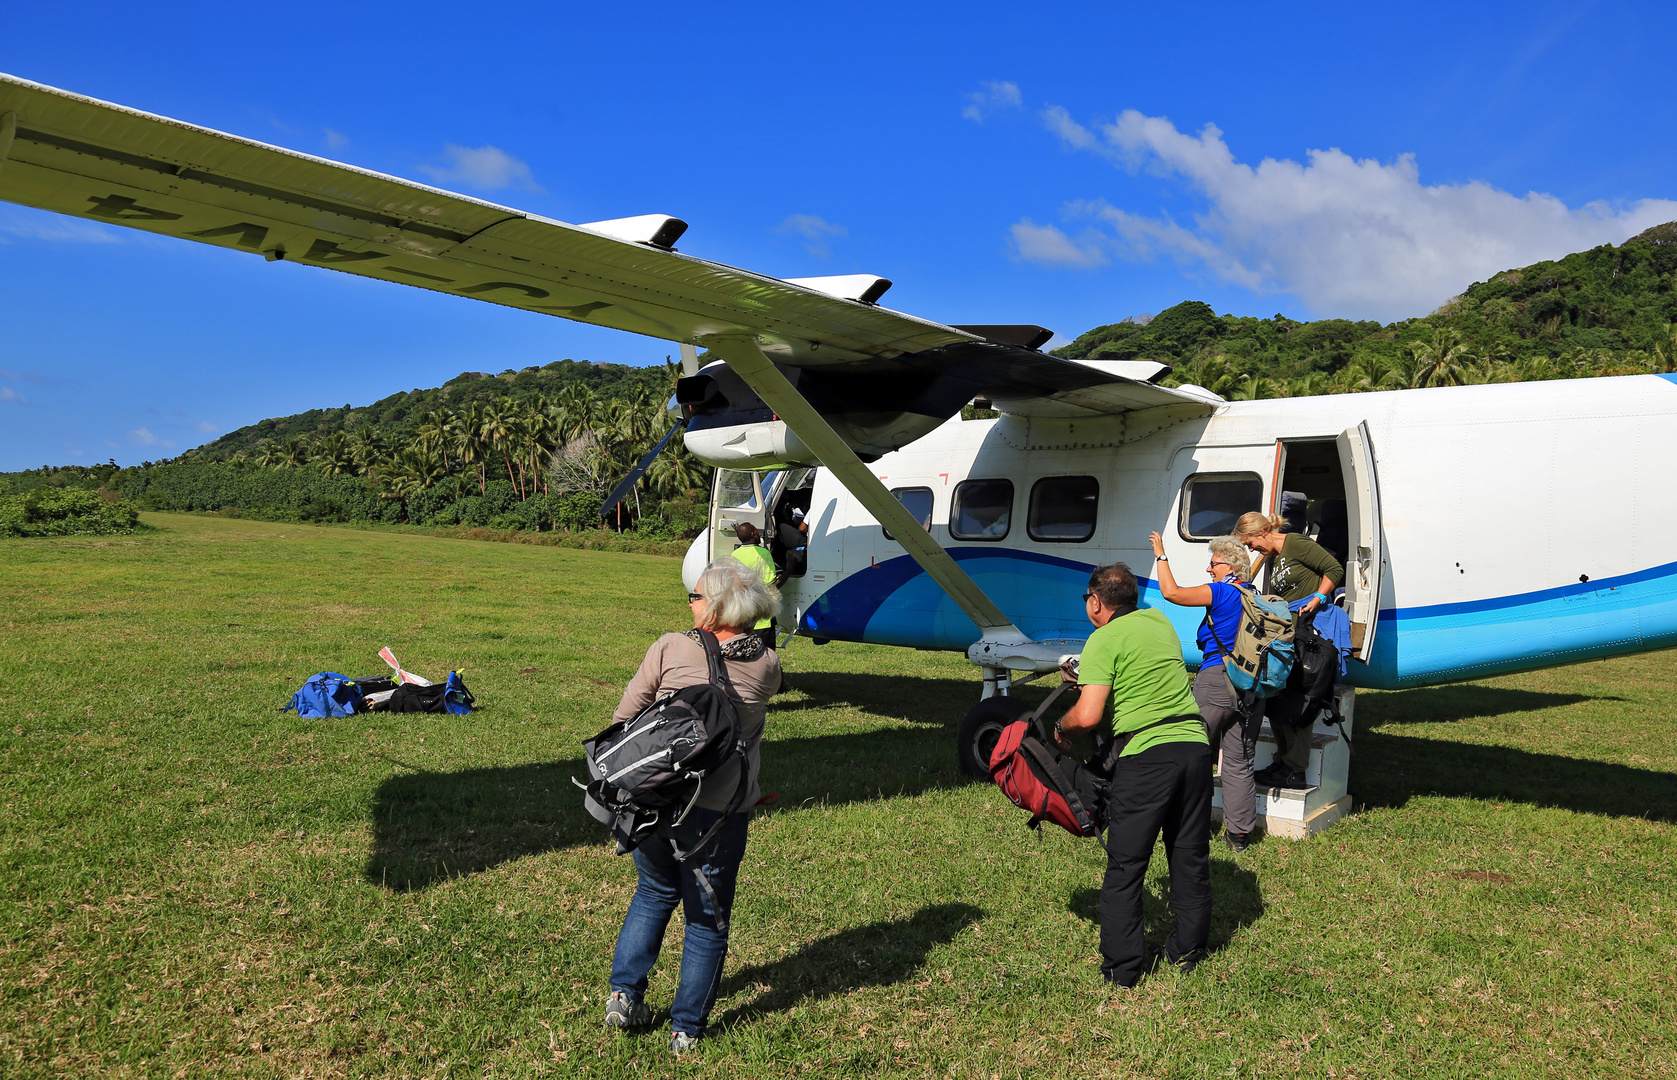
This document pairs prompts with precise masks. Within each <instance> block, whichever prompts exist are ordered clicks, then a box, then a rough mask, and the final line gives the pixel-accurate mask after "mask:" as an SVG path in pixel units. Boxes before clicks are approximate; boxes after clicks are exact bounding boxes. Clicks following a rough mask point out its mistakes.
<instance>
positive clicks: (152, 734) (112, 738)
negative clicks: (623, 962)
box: [0, 515, 1677, 1078]
mask: <svg viewBox="0 0 1677 1080" xmlns="http://www.w3.org/2000/svg"><path fill="white" fill-rule="evenodd" d="M147 521H148V522H149V523H150V524H151V525H153V526H155V527H156V529H155V531H152V532H148V533H144V534H140V535H135V536H128V537H115V538H109V539H56V540H25V541H8V542H5V544H4V546H3V547H0V588H3V590H4V595H5V597H6V603H5V604H4V607H3V609H0V674H3V676H4V677H3V679H0V700H3V701H4V723H3V724H0V761H3V766H0V768H3V773H0V777H3V792H0V986H3V990H0V1001H3V1008H0V1074H5V1075H7V1076H15V1077H28V1076H48V1075H53V1076H57V1075H82V1076H89V1075H100V1076H124V1075H133V1076H195V1075H205V1074H228V1075H250V1076H372V1075H392V1076H409V1075H411V1076H441V1075H445V1074H447V1075H455V1076H464V1075H486V1076H548V1075H551V1076H569V1075H577V1076H601V1077H610V1076H629V1075H661V1074H675V1073H679V1074H684V1075H685V1074H691V1075H695V1076H762V1077H771V1076H772V1077H780V1076H798V1075H809V1076H848V1075H854V1076H875V1075H884V1076H926V1075H935V1076H955V1077H980V1076H983V1077H989V1076H1002V1077H1016V1076H1017V1077H1038V1076H1056V1075H1078V1076H1132V1075H1134V1076H1183V1077H1190V1076H1213V1077H1221V1076H1261V1077H1274V1076H1293V1075H1300V1076H1312V1077H1335V1078H1343V1077H1377V1076H1402V1077H1449V1076H1483V1075H1487V1074H1496V1075H1507V1076H1552V1075H1565V1076H1569V1077H1576V1076H1598V1075H1600V1076H1627V1075H1628V1076H1656V1075H1667V1076H1669V1075H1672V1074H1673V1073H1677V932H1674V929H1677V836H1674V833H1673V822H1674V821H1677V776H1674V774H1677V711H1674V706H1673V703H1672V680H1671V671H1672V664H1673V659H1674V657H1673V655H1672V654H1653V655H1644V656H1637V657H1628V658H1624V659H1618V660H1611V661H1605V662H1595V663H1589V664H1582V665H1578V666H1575V667H1570V668H1564V669H1559V670H1554V671H1548V672H1542V673H1537V674H1531V675H1523V676H1518V677H1510V678H1501V679H1492V680H1487V681H1483V682H1476V683H1471V684H1464V685H1458V686H1450V687H1440V688H1431V689H1418V690H1407V691H1401V692H1392V693H1369V694H1365V695H1363V696H1362V697H1361V698H1360V699H1359V702H1358V710H1357V711H1358V716H1357V719H1358V731H1357V736H1358V738H1357V743H1356V756H1355V759H1354V765H1353V771H1352V774H1351V790H1352V792H1353V794H1354V795H1355V796H1356V798H1357V800H1358V803H1359V807H1358V810H1357V812H1356V813H1355V814H1354V815H1353V816H1351V817H1350V818H1348V819H1347V820H1345V821H1342V822H1341V823H1339V824H1337V825H1335V826H1334V827H1333V828H1332V829H1331V830H1330V831H1328V832H1327V833H1325V834H1323V835H1321V836H1319V837H1317V838H1316V839H1314V840H1311V841H1308V842H1303V843H1289V842H1285V841H1268V842H1265V843H1263V844H1261V845H1259V846H1257V847H1256V848H1254V849H1252V850H1251V851H1248V852H1246V853H1245V854H1242V855H1239V856H1236V855H1233V854H1230V853H1229V852H1227V851H1226V850H1223V849H1222V848H1221V847H1218V848H1216V849H1215V852H1216V853H1215V854H1214V857H1213V863H1212V866H1213V871H1212V874H1213V886H1214V889H1215V899H1216V905H1217V907H1216V918H1215V922H1214V924H1213V932H1212V938H1213V944H1214V946H1215V948H1216V952H1215V953H1214V955H1212V956H1211V957H1210V959H1208V960H1207V961H1205V962H1204V963H1203V964H1202V965H1201V966H1200V968H1199V970H1198V971H1197V972H1195V973H1194V974H1193V975H1191V976H1188V977H1186V978H1178V977H1175V976H1174V975H1169V974H1164V973H1160V974H1157V975H1155V976H1153V977H1151V978H1149V979H1147V980H1146V981H1145V982H1144V983H1143V984H1142V985H1141V987H1140V988H1139V989H1137V990H1135V991H1132V992H1109V991H1107V990H1105V989H1103V987H1102V985H1101V984H1100V982H1099V980H1098V968H1097V960H1096V957H1097V952H1096V944H1097V934H1098V929H1097V926H1096V924H1095V921H1094V914H1095V904H1096V887H1097V884H1098V882H1099V878H1100V871H1101V865H1102V853H1101V850H1100V848H1099V847H1098V846H1097V845H1096V844H1095V843H1094V842H1092V841H1077V840H1074V839H1073V838H1072V837H1070V836H1068V835H1065V834H1063V833H1059V834H1056V833H1053V832H1049V831H1046V830H1045V831H1044V833H1043V835H1042V836H1041V837H1040V838H1038V837H1037V836H1035V835H1033V834H1032V833H1030V832H1028V831H1027V830H1026V829H1025V827H1024V815H1023V814H1022V813H1020V812H1019V811H1017V810H1015V809H1013V808H1012V807H1011V806H1010V805H1008V804H1006V803H1005V802H1004V800H1003V799H1002V797H1001V796H1000V794H999V793H998V792H996V791H995V790H994V788H992V787H989V786H986V785H983V784H977V783H973V782H969V781H968V780H966V779H964V778H963V777H962V776H960V775H958V774H957V772H956V770H955V768H954V753H953V749H952V744H953V733H954V728H955V725H956V724H957V723H958V722H959V721H960V719H961V717H962V715H963V713H964V712H965V711H966V710H967V709H968V708H969V707H970V706H971V704H972V702H973V701H974V700H975V698H976V696H977V691H978V686H977V676H976V672H975V671H974V670H973V669H972V668H970V667H969V666H968V665H967V664H966V663H965V662H964V661H963V660H962V659H961V658H959V657H955V656H948V655H939V654H924V653H915V652H910V651H907V650H901V649H886V648H869V647H860V646H851V645H845V644H839V643H834V644H830V645H826V646H820V647H817V646H814V645H812V644H810V643H809V642H807V641H799V642H795V643H794V644H793V645H792V647H791V648H790V649H789V650H788V651H787V653H786V654H785V659H786V666H787V669H788V671H789V673H790V677H791V679H792V682H793V685H794V687H795V689H793V690H792V691H790V692H788V693H786V694H784V695H783V696H782V697H780V698H778V699H776V701H775V702H774V704H773V705H772V707H771V711H770V713H769V730H768V743H767V745H766V746H765V747H764V751H763V762H764V780H763V787H764V790H765V791H768V792H773V793H776V794H777V795H778V796H779V798H778V801H777V803H776V805H775V806H774V807H773V808H771V809H766V810H763V811H759V813H758V817H757V819H756V820H755V822H754V823H753V825H752V836H751V845H750V848H749V850H748V852H747V855H746V863H745V866H744V869H743V873H742V883H741V886H740V900H739V904H738V907H737V909H736V912H735V931H734V946H733V951H732V954H731V955H730V957H729V961H728V969H727V972H726V975H725V978H724V982H723V985H722V989H721V998H720V1001H719V1004H718V1006H717V1009H716V1013H715V1016H714V1023H715V1024H716V1025H717V1028H716V1033H715V1036H714V1038H712V1039H710V1040H708V1041H707V1042H706V1043H705V1044H704V1045H703V1047H702V1049H701V1050H700V1051H699V1052H697V1053H695V1054H692V1055H689V1056H688V1057H685V1058H683V1059H681V1060H680V1061H679V1062H676V1061H673V1060H672V1059H671V1058H670V1057H669V1055H668V1050H667V1032H668V1028H667V1025H666V1026H664V1027H662V1028H661V1029H660V1030H658V1031H656V1032H654V1033H652V1034H649V1035H646V1036H641V1037H633V1036H631V1037H621V1036H618V1035H615V1034H611V1033H608V1032H606V1031H605V1030H603V1029H602V1028H601V1027H600V1024H599V1014H600V1011H601V1008H602V1005H603V1001H604V997H605V978H606V972H607V967H608V962H609V958H610V954H611V949H612V944H613V941H614V940H615V936H616V933H617V929H618V925H619V920H620V918H621V916H622V913H623V910H624V907H625V905H626V904H627V903H628V899H629V894H630V892H631V890H632V888H633V884H634V869H633V866H632V864H631V862H630V861H629V860H627V859H621V858H615V857H614V856H613V855H612V853H611V848H610V846H609V845H608V844H607V843H606V842H605V841H604V838H603V836H602V830H601V829H600V828H599V827H598V826H597V825H596V824H595V823H594V822H593V821H592V820H591V819H589V818H588V817H587V816H586V815H584V813H583V812H582V809H581V806H580V800H579V797H578V793H577V791H576V789H575V788H573V787H572V785H571V777H572V776H574V775H579V774H580V773H581V772H582V766H581V763H580V761H579V752H580V750H579V743H580V741H581V740H582V739H583V738H585V737H587V736H590V735H592V734H593V733H594V732H595V731H597V730H598V729H599V728H600V727H602V726H603V725H604V723H605V722H606V719H607V716H608V714H609V712H610V710H611V708H612V706H613V705H614V704H615V703H616V701H617V697H618V694H619V692H620V689H621V687H622V685H623V683H624V682H625V681H626V680H627V679H628V677H629V675H630V674H631V672H632V671H633V670H634V668H635V666H636V665H637V663H638V662H639V659H640V657H641V654H642V651H643V650H644V648H645V646H646V645H647V643H648V642H650V641H651V640H652V638H653V637H654V636H656V635H657V634H658V633H659V632H661V631H663V630H665V629H668V628H679V627H681V626H683V625H684V623H683V620H684V618H685V616H686V610H687V608H686V603H685V601H684V598H683V595H682V594H683V588H682V585H681V582H680V581H679V580H678V577H679V574H678V564H677V563H676V561H675V560H672V559H668V558H658V557H652V556H640V555H628V554H614V553H603V552H592V551H576V550H568V549H563V548H539V547H526V546H520V545H509V544H489V543H475V542H470V541H461V540H447V539H438V538H433V537H423V536H407V535H399V534H386V533H372V532H358V531H353V530H345V529H333V528H317V527H309V526H298V525H276V524H267V523H259V522H250V521H236V520H225V519H219V518H210V517H189V516H165V515H150V516H148V517H147ZM384 645H389V646H390V647H391V648H393V649H394V650H395V652H396V654H397V655H398V656H399V657H400V659H401V660H402V662H403V664H404V665H405V666H407V667H408V668H409V669H411V670H415V671H418V672H421V673H429V674H431V675H433V676H435V675H440V674H442V673H443V672H445V671H447V670H448V669H449V668H451V667H458V668H464V669H465V676H466V680H467V682H468V683H469V684H470V685H471V686H472V688H473V690H474V691H475V692H476V693H477V695H478V697H479V700H480V702H481V704H482V705H483V708H482V710H481V711H479V712H478V713H476V714H474V715H472V716H470V717H455V716H429V715H422V716H413V715H386V714H373V715H369V716H358V717H354V718H351V719H344V720H331V721H318V720H301V719H298V718H297V717H296V716H295V715H294V714H292V713H285V712H280V711H279V706H280V705H281V704H283V703H284V702H285V701H286V700H287V699H288V698H289V696H290V694H291V693H292V691H293V690H295V689H296V687H297V685H298V684H299V683H300V682H301V681H302V680H303V679H304V678H305V677H306V676H308V675H310V674H311V673H313V672H316V671H320V670H337V671H341V672H344V673H346V674H350V675H365V674H373V673H377V672H379V671H380V670H382V668H383V665H382V664H381V663H380V662H379V660H378V659H377V657H376V655H375V654H376V652H377V650H378V649H379V647H380V646H384ZM1163 869H1164V867H1163V857H1162V855H1160V856H1159V857H1158V858H1156V860H1155V865H1154V867H1153V877H1152V879H1151V883H1150V892H1151V895H1150V896H1149V898H1148V900H1147V910H1148V914H1149V935H1150V937H1151V938H1152V939H1154V940H1155V942H1157V941H1160V940H1162V936H1163V932H1164V929H1165V926H1166V920H1167V914H1166V909H1165V906H1164V903H1163V900H1162V898H1161V890H1162V887H1163V877H1162V874H1163ZM674 931H675V932H673V933H672V935H671V945H670V947H669V948H668V949H667V951H666V961H667V963H666V964H665V965H664V966H662V967H661V968H660V970H659V971H658V972H657V973H656V974H655V976H654V980H653V985H652V992H651V995H650V997H651V1001H652V1003H653V1004H654V1006H655V1007H659V1008H661V1009H662V1008H667V1006H668V1003H669V999H670V997H671V993H672V990H673V986H674V963H673V961H674V960H675V958H676V956H677V955H678V953H679V941H680V937H679V921H678V924H677V926H676V927H675V928H674ZM660 1020H661V1021H666V1020H667V1014H663V1015H661V1016H660Z"/></svg>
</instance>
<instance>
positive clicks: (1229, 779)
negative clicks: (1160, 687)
mask: <svg viewBox="0 0 1677 1080" xmlns="http://www.w3.org/2000/svg"><path fill="white" fill-rule="evenodd" d="M1149 539H1151V540H1152V541H1153V559H1154V562H1155V565H1156V566H1157V567H1158V569H1157V571H1156V572H1155V576H1156V577H1157V579H1158V582H1159V595H1160V596H1162V597H1164V598H1165V599H1166V600H1169V601H1170V602H1171V603H1173V604H1180V605H1182V606H1183V607H1202V608H1205V609H1206V617H1205V619H1204V620H1202V621H1201V622H1200V628H1199V635H1198V637H1197V638H1196V639H1195V644H1197V645H1198V646H1199V648H1200V651H1201V654H1202V657H1203V658H1202V659H1201V661H1200V670H1199V674H1198V675H1195V676H1194V702H1195V703H1196V704H1197V705H1199V707H1200V716H1202V717H1204V718H1205V729H1206V734H1207V735H1209V736H1210V737H1211V745H1212V746H1214V747H1220V748H1221V750H1222V752H1223V762H1222V765H1221V767H1220V768H1219V769H1218V775H1219V776H1220V777H1221V778H1222V781H1223V842H1224V843H1226V844H1228V846H1229V847H1230V848H1232V849H1233V850H1235V851H1245V850H1246V849H1247V847H1248V846H1250V845H1251V844H1252V843H1253V842H1254V841H1255V840H1256V839H1257V833H1258V793H1257V787H1256V783H1255V781H1253V779H1252V758H1253V756H1254V755H1255V754H1256V753H1257V750H1258V728H1259V726H1260V725H1261V723H1262V721H1263V705H1264V703H1263V701H1262V700H1261V699H1260V700H1259V701H1258V702H1257V704H1256V705H1254V706H1253V711H1252V715H1251V716H1249V717H1243V716H1241V715H1240V713H1239V711H1238V710H1236V708H1235V703H1234V691H1233V690H1232V689H1231V688H1230V686H1229V680H1228V676H1227V675H1226V674H1225V673H1224V671H1223V652H1224V648H1225V647H1227V648H1233V647H1234V636H1235V633H1236V631H1238V630H1239V628H1240V618H1241V603H1240V589H1241V586H1246V587H1248V588H1250V586H1249V585H1247V583H1248V582H1249V581H1250V580H1251V578H1252V560H1251V557H1250V556H1248V555H1247V554H1246V548H1245V546H1244V545H1242V544H1241V543H1240V542H1239V541H1237V540H1236V539H1235V538H1234V537H1232V536H1219V537H1218V538H1217V539H1215V540H1213V541H1211V543H1209V544H1208V545H1206V546H1207V548H1208V549H1209V556H1208V557H1209V558H1210V560H1211V561H1210V563H1209V565H1207V566H1206V568H1205V572H1206V574H1207V575H1208V576H1209V577H1210V578H1211V581H1210V583H1209V584H1206V585H1188V586H1182V585H1178V584H1177V583H1176V577H1175V575H1174V574H1172V573H1171V569H1170V559H1169V558H1167V557H1166V555H1165V543H1164V540H1163V538H1161V537H1160V536H1159V534H1158V533H1153V534H1152V535H1151V536H1150V537H1149ZM1219 637H1220V638H1222V641H1221V643H1219V642H1218V640H1217V639H1218V638H1219Z"/></svg>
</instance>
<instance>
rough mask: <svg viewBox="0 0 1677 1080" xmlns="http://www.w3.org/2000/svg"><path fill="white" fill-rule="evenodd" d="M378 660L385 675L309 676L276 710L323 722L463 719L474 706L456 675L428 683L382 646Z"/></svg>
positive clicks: (330, 674) (325, 674) (474, 703)
mask: <svg viewBox="0 0 1677 1080" xmlns="http://www.w3.org/2000/svg"><path fill="white" fill-rule="evenodd" d="M379 658H380V659H381V660H383V661H384V662H385V663H386V664H389V665H390V671H391V673H390V674H389V675H373V676H369V677H367V678H364V679H352V678H350V677H349V676H347V675H340V674H338V673H337V672H335V671H322V672H319V673H318V674H315V675H311V676H309V678H308V680H307V681H306V682H304V683H303V686H302V689H300V690H298V691H297V692H296V693H295V694H293V695H292V696H291V700H290V702H288V703H287V704H285V705H283V706H281V711H282V712H284V711H287V710H291V709H295V710H296V711H297V715H298V716H300V717H302V718H303V719H305V720H328V719H332V718H334V717H341V716H354V715H356V714H357V713H368V712H400V713H416V712H420V713H454V714H455V715H457V716H464V715H465V714H467V713H469V712H471V711H472V708H473V707H474V706H475V705H476V704H477V699H476V698H474V697H473V696H472V692H471V691H470V690H468V689H466V683H465V680H464V679H462V678H461V677H460V673H459V672H458V671H451V672H449V673H448V678H447V679H445V680H443V681H442V682H440V683H434V682H432V681H431V680H430V679H427V678H425V677H423V676H420V675H415V674H414V673H413V672H411V671H405V670H403V668H402V665H400V664H398V663H397V662H396V657H395V655H394V654H393V653H391V651H390V650H389V649H387V648H386V649H380V650H379Z"/></svg>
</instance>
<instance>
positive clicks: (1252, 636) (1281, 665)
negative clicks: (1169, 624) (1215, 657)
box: [1205, 584, 1295, 702]
mask: <svg viewBox="0 0 1677 1080" xmlns="http://www.w3.org/2000/svg"><path fill="white" fill-rule="evenodd" d="M1235 588H1237V589H1239V590H1240V624H1239V625H1238V626H1236V627H1235V628H1234V630H1235V633H1234V642H1233V645H1232V646H1231V645H1230V643H1229V642H1228V641H1227V640H1226V639H1225V638H1224V637H1223V635H1222V634H1221V633H1219V632H1218V630H1217V621H1216V620H1215V619H1213V618H1212V617H1211V612H1209V611H1207V612H1206V614H1205V623H1206V625H1207V626H1208V627H1209V628H1210V629H1211V638H1212V640H1213V641H1215V642H1217V649H1218V651H1219V652H1221V653H1222V654H1223V673H1224V674H1225V675H1227V676H1228V679H1229V685H1230V687H1232V688H1233V690H1234V692H1235V694H1236V699H1237V700H1241V699H1244V700H1245V701H1246V702H1250V701H1251V700H1252V699H1255V698H1269V697H1274V696H1275V695H1276V694H1279V693H1280V692H1281V691H1282V690H1283V689H1284V688H1285V687H1286V685H1287V677H1288V676H1289V675H1291V674H1292V673H1293V659H1294V655H1295V648H1294V645H1293V613H1292V612H1291V611H1290V610H1288V608H1287V602H1286V601H1285V600H1283V599H1281V598H1280V597H1279V596H1264V595H1263V594H1261V593H1259V592H1258V591H1257V590H1256V589H1254V588H1252V587H1251V586H1250V585H1246V584H1240V585H1236V586H1235ZM1225 629H1227V628H1225Z"/></svg>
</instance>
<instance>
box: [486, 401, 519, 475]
mask: <svg viewBox="0 0 1677 1080" xmlns="http://www.w3.org/2000/svg"><path fill="white" fill-rule="evenodd" d="M516 426H517V414H516V413H515V412H514V411H513V409H512V406H511V405H510V404H509V403H507V402H501V401H497V402H494V403H493V404H491V405H490V406H489V407H488V408H487V409H485V410H484V411H483V421H482V426H481V427H479V429H478V433H479V437H480V438H481V439H482V440H483V443H484V446H485V447H486V448H487V449H489V450H491V451H494V450H499V451H500V452H501V460H502V462H504V463H505V464H506V467H507V479H508V480H512V481H513V482H514V483H517V480H516V479H515V478H514V476H513V472H512V448H511V443H512V439H513V436H514V434H515V428H516Z"/></svg>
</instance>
